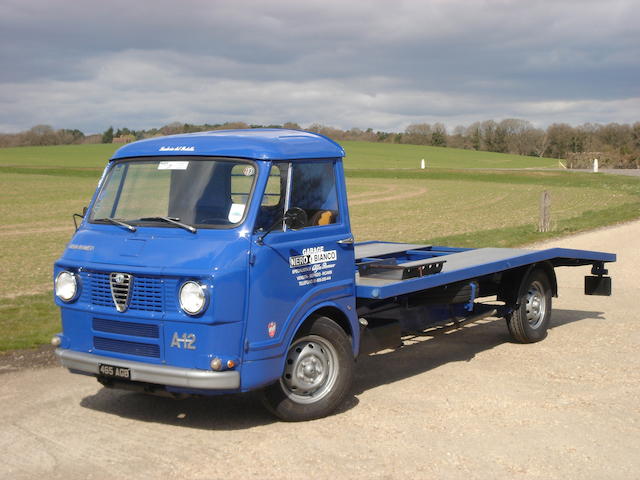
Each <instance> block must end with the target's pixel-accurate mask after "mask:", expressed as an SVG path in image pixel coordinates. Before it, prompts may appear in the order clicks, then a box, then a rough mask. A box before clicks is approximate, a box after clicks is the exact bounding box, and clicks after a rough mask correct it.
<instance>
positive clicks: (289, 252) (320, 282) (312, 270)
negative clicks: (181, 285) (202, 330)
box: [245, 159, 355, 359]
mask: <svg viewBox="0 0 640 480" xmlns="http://www.w3.org/2000/svg"><path fill="white" fill-rule="evenodd" d="M294 207H295V208H296V209H300V210H302V211H303V212H304V215H303V217H306V218H303V221H301V222H300V224H299V225H297V227H299V228H295V229H292V228H288V227H287V225H286V224H285V222H283V221H282V217H283V215H284V212H286V211H287V210H289V209H292V208H294ZM269 228H272V230H271V231H270V232H268V233H267V230H268V229H269ZM252 253H253V255H252V266H251V267H250V272H249V275H250V280H249V282H250V294H249V308H248V317H247V321H248V325H247V334H246V339H247V342H248V343H247V344H246V345H245V348H246V349H247V352H248V355H247V358H248V359H259V358H267V357H270V356H275V355H282V354H284V351H285V350H286V348H287V347H288V341H289V339H290V337H291V336H292V335H293V333H294V330H295V328H296V327H297V325H298V322H300V321H301V320H303V317H304V315H305V313H306V312H309V311H310V310H312V309H314V307H315V306H319V305H321V304H330V303H334V304H336V305H339V306H341V307H344V309H345V310H347V309H349V311H350V312H355V305H351V304H350V303H353V299H354V292H355V259H354V249H353V237H352V235H351V227H350V224H349V217H348V211H347V203H346V194H345V185H344V175H343V172H342V163H341V162H340V161H339V160H336V159H322V160H310V161H302V160H296V161H292V162H274V163H273V165H272V166H271V171H270V175H269V180H268V182H267V186H266V189H265V192H264V196H263V199H262V204H261V207H260V212H259V214H258V217H257V220H256V225H255V231H254V233H253V241H252ZM347 304H349V306H348V307H347ZM352 315H353V316H354V319H353V321H354V322H355V313H353V314H352Z"/></svg>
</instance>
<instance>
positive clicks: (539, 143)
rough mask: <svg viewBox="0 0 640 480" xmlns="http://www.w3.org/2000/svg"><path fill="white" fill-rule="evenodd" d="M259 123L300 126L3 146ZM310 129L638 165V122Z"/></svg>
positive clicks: (31, 135) (12, 139) (76, 135)
mask: <svg viewBox="0 0 640 480" xmlns="http://www.w3.org/2000/svg"><path fill="white" fill-rule="evenodd" d="M258 127H274V128H276V127H283V128H291V129H300V128H301V127H300V125H298V124H297V123H295V122H287V123H285V124H283V125H252V124H247V123H244V122H226V123H217V124H202V125H196V124H189V123H181V122H173V123H170V124H168V125H164V126H162V127H160V128H151V129H146V130H145V129H142V130H132V129H129V128H126V127H125V128H118V129H114V128H113V127H109V128H108V129H107V130H105V131H104V132H102V133H101V134H93V135H85V134H84V133H83V132H82V131H80V130H77V129H74V130H71V129H60V130H55V129H53V128H52V127H51V126H48V125H36V126H34V127H33V128H31V129H29V130H27V131H25V132H21V133H16V134H0V147H15V146H33V145H70V144H81V143H127V142H129V141H134V140H140V139H142V138H149V137H153V136H158V135H173V134H178V133H191V132H200V131H207V130H220V129H234V128H258ZM306 130H309V131H312V132H317V133H320V134H323V135H326V136H328V137H330V138H332V139H333V140H336V141H343V140H359V141H367V142H383V143H399V144H411V145H431V146H436V147H452V148H464V149H470V150H479V151H488V152H499V153H513V154H518V155H529V156H536V157H550V158H558V159H561V160H562V161H563V162H565V163H566V166H567V167H569V168H584V167H589V166H590V165H591V162H592V161H593V159H594V158H598V161H599V163H600V165H601V166H608V167H613V168H640V122H636V123H634V124H632V125H630V124H619V123H608V124H606V125H602V124H596V123H585V124H583V125H579V126H572V125H569V124H566V123H554V124H552V125H549V126H548V127H547V128H544V129H543V128H537V127H535V126H534V125H533V124H532V123H531V122H529V121H527V120H521V119H516V118H508V119H505V120H501V121H499V122H497V121H494V120H485V121H482V122H475V123H472V124H471V125H468V126H457V127H455V128H453V129H452V130H448V129H447V128H446V127H445V125H444V124H442V123H439V122H437V123H434V124H429V123H414V124H411V125H409V126H407V128H405V130H404V131H403V132H385V131H374V130H373V129H371V128H368V129H366V130H363V129H360V128H351V129H349V130H342V129H340V128H335V127H331V126H326V125H321V124H318V123H314V124H312V125H309V126H308V127H307V128H306Z"/></svg>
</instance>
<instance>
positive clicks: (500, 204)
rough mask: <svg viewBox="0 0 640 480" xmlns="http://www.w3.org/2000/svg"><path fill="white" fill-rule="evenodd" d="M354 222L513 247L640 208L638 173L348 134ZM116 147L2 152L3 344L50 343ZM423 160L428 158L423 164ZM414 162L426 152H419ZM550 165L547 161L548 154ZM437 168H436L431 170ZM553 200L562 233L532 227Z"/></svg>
mask: <svg viewBox="0 0 640 480" xmlns="http://www.w3.org/2000/svg"><path fill="white" fill-rule="evenodd" d="M345 144H346V149H347V154H348V159H347V185H348V194H349V200H350V213H351V221H352V226H353V230H354V233H355V236H356V239H357V240H359V241H364V240H372V239H383V240H395V241H409V242H416V243H433V244H450V245H458V246H489V245H493V246H515V245H519V244H523V243H528V242H532V241H536V240H540V239H543V238H547V237H549V236H552V235H558V234H565V233H572V232H575V231H579V230H585V229H589V228H593V227H596V226H600V225H605V224H610V223H614V222H618V221H622V220H628V219H631V218H637V217H638V216H640V181H639V179H637V178H629V177H618V176H610V175H592V174H581V173H575V172H560V171H550V170H549V171H539V170H537V171H536V170H534V171H531V170H524V171H509V170H506V171H505V170H494V171H488V170H477V169H476V170H468V169H467V170H454V168H455V169H460V168H471V167H477V168H480V167H481V168H484V169H487V168H490V167H496V168H518V167H519V168H540V167H548V166H550V165H552V163H549V162H555V160H549V159H536V158H530V157H517V156H502V155H499V154H486V155H485V154H484V153H482V152H470V151H461V150H453V149H442V148H433V147H416V146H409V145H386V144H365V143H364V142H345ZM114 150H115V147H114V146H112V145H84V146H68V147H37V148H15V149H0V218H2V222H1V224H0V267H1V271H2V273H3V275H1V276H0V326H2V328H3V331H4V332H5V336H4V338H3V339H2V340H1V341H0V351H2V350H6V349H11V348H24V347H32V346H36V345H38V344H41V343H43V342H47V341H48V340H49V338H50V336H51V335H52V334H53V333H54V332H56V331H57V330H58V329H59V324H58V321H59V320H58V313H57V311H56V307H55V306H54V304H53V302H52V300H51V296H52V294H51V288H52V280H51V270H52V264H53V262H54V261H55V259H56V258H57V257H58V256H59V255H60V253H61V252H62V251H63V249H64V246H65V244H66V243H67V242H68V241H69V239H70V238H71V235H72V233H73V221H72V218H71V214H72V213H75V212H81V211H82V207H83V206H84V205H86V204H87V203H88V201H89V199H90V198H91V195H92V193H93V190H94V188H95V186H96V183H97V181H98V178H99V176H100V174H101V172H102V169H103V167H104V164H105V162H106V159H107V158H109V157H110V156H111V154H112V152H113V151H114ZM421 158H426V159H427V162H428V165H429V166H430V167H429V168H428V169H426V170H420V169H417V168H416V167H417V166H418V164H419V161H420V159H421ZM416 159H417V161H416ZM545 162H546V163H545ZM436 166H437V167H438V168H434V167H436ZM543 190H548V191H549V192H550V193H551V197H552V220H553V226H554V231H553V232H551V233H549V234H540V233H537V232H536V231H535V225H536V223H537V215H538V213H537V210H538V198H539V195H540V193H541V192H542V191H543Z"/></svg>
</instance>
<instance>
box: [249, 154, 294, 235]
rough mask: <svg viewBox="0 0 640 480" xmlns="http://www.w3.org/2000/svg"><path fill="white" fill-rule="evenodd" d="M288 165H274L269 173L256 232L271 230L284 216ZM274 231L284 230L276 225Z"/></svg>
mask: <svg viewBox="0 0 640 480" xmlns="http://www.w3.org/2000/svg"><path fill="white" fill-rule="evenodd" d="M287 171H288V164H281V165H279V164H277V163H276V164H273V165H272V166H271V170H270V171H269V178H268V180H267V187H266V188H265V191H264V195H263V196H262V200H261V201H260V212H259V214H258V220H257V221H256V230H261V229H262V230H266V229H267V228H270V227H271V226H272V225H273V224H274V223H275V222H276V221H277V220H278V219H281V218H282V215H283V214H284V199H285V196H286V191H287ZM273 230H274V231H278V230H282V225H276V226H275V227H274V228H273Z"/></svg>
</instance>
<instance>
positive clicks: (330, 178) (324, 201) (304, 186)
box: [289, 161, 340, 227]
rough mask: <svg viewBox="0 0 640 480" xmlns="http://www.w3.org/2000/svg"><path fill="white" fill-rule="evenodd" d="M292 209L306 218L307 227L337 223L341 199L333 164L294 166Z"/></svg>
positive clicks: (317, 162) (314, 163) (312, 163)
mask: <svg viewBox="0 0 640 480" xmlns="http://www.w3.org/2000/svg"><path fill="white" fill-rule="evenodd" d="M292 169H293V178H292V182H291V199H290V202H289V208H292V207H298V208H301V209H303V210H304V211H305V212H306V214H307V219H308V222H307V226H308V227H316V226H322V225H330V224H332V223H337V222H338V221H339V218H340V212H339V211H338V195H337V193H336V175H335V169H334V164H333V162H332V161H312V162H301V163H297V162H296V163H293V164H292Z"/></svg>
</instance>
